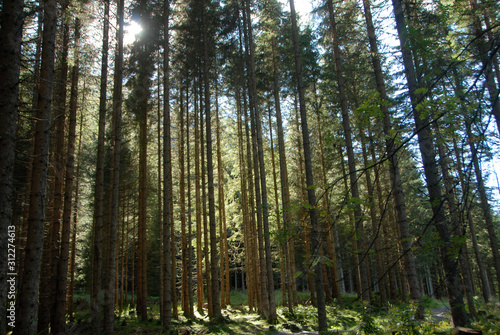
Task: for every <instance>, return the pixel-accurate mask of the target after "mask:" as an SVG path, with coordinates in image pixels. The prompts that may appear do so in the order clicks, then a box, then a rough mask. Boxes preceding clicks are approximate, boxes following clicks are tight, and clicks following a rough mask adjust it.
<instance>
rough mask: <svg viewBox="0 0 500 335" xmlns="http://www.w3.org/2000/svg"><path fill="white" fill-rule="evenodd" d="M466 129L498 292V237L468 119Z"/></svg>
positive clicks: (499, 267)
mask: <svg viewBox="0 0 500 335" xmlns="http://www.w3.org/2000/svg"><path fill="white" fill-rule="evenodd" d="M466 131H467V138H468V142H469V148H470V151H471V153H472V164H473V165H474V172H475V174H476V182H477V190H478V192H479V200H480V202H481V210H482V212H483V213H482V214H483V218H484V221H485V223H486V230H487V231H488V238H489V240H490V249H491V253H492V255H493V264H494V267H495V272H496V276H497V285H498V287H499V292H500V254H499V252H498V239H497V236H496V232H495V226H494V224H493V219H492V217H491V208H490V204H489V201H488V195H487V194H486V189H485V187H484V180H483V176H482V172H481V166H480V165H479V157H478V148H477V146H476V144H475V143H476V140H475V139H474V136H473V134H472V130H471V124H470V120H466ZM499 294H500V293H499Z"/></svg>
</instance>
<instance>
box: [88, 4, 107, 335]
mask: <svg viewBox="0 0 500 335" xmlns="http://www.w3.org/2000/svg"><path fill="white" fill-rule="evenodd" d="M108 33H109V0H105V1H104V20H103V41H102V53H101V77H100V78H101V87H100V96H99V128H98V138H97V163H96V183H95V197H94V226H93V230H94V243H93V246H92V258H93V263H92V290H91V295H90V309H91V315H92V322H91V324H92V332H93V333H94V334H99V333H100V331H101V325H102V323H101V304H102V292H101V290H102V287H101V285H102V283H101V282H102V261H103V252H104V251H103V225H104V223H103V220H104V159H105V157H104V155H105V148H104V145H105V135H106V95H107V84H108V83H107V81H108V79H107V78H108Z"/></svg>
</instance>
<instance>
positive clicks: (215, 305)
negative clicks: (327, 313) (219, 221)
mask: <svg viewBox="0 0 500 335" xmlns="http://www.w3.org/2000/svg"><path fill="white" fill-rule="evenodd" d="M207 11H208V1H207V0H205V4H204V7H203V14H202V20H203V60H204V61H203V80H204V94H205V105H204V107H205V118H206V125H205V127H206V143H207V175H208V216H209V221H210V222H209V225H210V265H211V271H210V272H211V291H212V302H211V305H212V318H213V319H214V320H215V321H217V322H220V321H221V320H222V313H221V306H220V287H219V268H218V261H217V229H216V221H215V198H214V165H213V159H212V123H211V122H212V119H211V107H210V78H209V73H210V58H209V50H208V43H209V41H208V22H207Z"/></svg>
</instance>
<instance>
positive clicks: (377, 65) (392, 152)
mask: <svg viewBox="0 0 500 335" xmlns="http://www.w3.org/2000/svg"><path fill="white" fill-rule="evenodd" d="M363 6H364V11H365V20H366V29H367V34H368V41H369V43H370V50H371V55H372V63H373V70H374V75H375V83H376V85H377V91H378V93H379V94H380V100H381V102H380V109H381V111H382V112H383V114H384V118H383V123H384V133H385V136H386V138H387V140H386V149H387V156H388V157H389V161H390V163H391V165H390V176H391V184H392V188H393V191H392V193H393V194H394V202H395V205H396V212H397V217H398V223H399V230H400V234H401V236H402V239H401V246H402V248H403V252H404V255H405V256H404V261H405V271H406V275H407V278H408V286H409V288H410V298H411V299H412V300H415V301H417V303H418V306H419V307H418V309H417V315H416V316H417V318H419V319H421V318H423V316H424V314H423V312H424V311H423V305H422V298H421V289H420V287H419V284H418V277H417V273H416V266H415V257H414V256H413V251H412V250H411V242H410V240H411V235H410V233H409V229H408V218H407V215H406V205H405V199H404V193H403V188H402V185H401V175H400V171H399V166H398V155H397V153H396V148H395V143H394V138H393V137H392V136H391V129H392V125H391V119H390V112H389V108H388V106H387V101H388V97H387V93H386V88H385V82H384V78H383V74H382V65H381V61H380V55H379V52H378V46H377V38H376V35H375V28H374V25H373V20H372V14H371V8H370V0H363Z"/></svg>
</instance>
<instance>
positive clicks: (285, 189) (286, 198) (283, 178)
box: [272, 40, 295, 313]
mask: <svg viewBox="0 0 500 335" xmlns="http://www.w3.org/2000/svg"><path fill="white" fill-rule="evenodd" d="M275 44H276V43H275V41H274V40H273V44H272V48H273V50H272V51H273V97H274V107H275V114H276V126H277V128H278V129H277V135H278V155H279V164H280V184H281V202H282V207H283V235H282V236H281V238H282V239H283V241H284V243H283V248H284V253H285V284H286V286H287V291H288V311H289V312H290V313H293V306H294V303H295V299H294V295H293V294H292V291H293V290H294V289H293V288H294V287H295V279H294V278H293V272H292V270H291V268H292V267H291V263H292V262H294V259H293V257H290V244H293V242H292V243H290V241H288V237H289V236H290V235H289V229H290V225H291V220H292V219H291V215H290V209H291V208H290V189H289V185H288V169H287V165H286V155H285V140H284V134H283V120H282V117H281V102H280V94H279V87H278V70H277V64H276V58H277V55H276V50H275V48H276V46H275Z"/></svg>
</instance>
